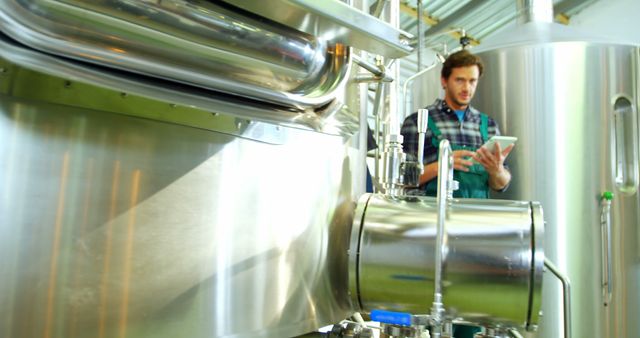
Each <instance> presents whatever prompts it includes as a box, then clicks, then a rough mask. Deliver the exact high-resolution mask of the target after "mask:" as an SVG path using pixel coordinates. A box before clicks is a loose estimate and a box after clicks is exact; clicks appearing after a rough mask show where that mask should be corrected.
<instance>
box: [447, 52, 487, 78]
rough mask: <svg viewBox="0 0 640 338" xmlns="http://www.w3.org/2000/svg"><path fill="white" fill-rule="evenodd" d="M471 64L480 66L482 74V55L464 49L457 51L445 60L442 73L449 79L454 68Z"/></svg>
mask: <svg viewBox="0 0 640 338" xmlns="http://www.w3.org/2000/svg"><path fill="white" fill-rule="evenodd" d="M469 66H478V70H479V71H480V76H482V70H483V68H484V66H483V65H482V60H481V59H480V57H479V56H477V55H475V54H471V52H469V51H467V50H464V49H463V50H461V51H459V52H455V53H453V54H451V55H449V57H448V58H447V60H446V61H445V62H444V65H443V66H442V71H441V72H440V75H441V76H442V77H443V78H445V79H448V78H449V76H450V75H451V71H452V70H453V68H459V67H469Z"/></svg>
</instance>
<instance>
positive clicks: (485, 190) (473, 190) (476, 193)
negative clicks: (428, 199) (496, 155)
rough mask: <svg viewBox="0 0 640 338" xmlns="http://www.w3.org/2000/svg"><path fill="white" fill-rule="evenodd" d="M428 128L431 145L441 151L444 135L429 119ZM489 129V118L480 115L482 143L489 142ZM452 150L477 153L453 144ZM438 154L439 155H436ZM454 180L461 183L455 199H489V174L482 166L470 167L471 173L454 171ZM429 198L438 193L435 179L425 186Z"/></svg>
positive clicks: (471, 149) (476, 164)
mask: <svg viewBox="0 0 640 338" xmlns="http://www.w3.org/2000/svg"><path fill="white" fill-rule="evenodd" d="M427 126H428V127H429V129H430V130H431V132H432V133H433V137H432V138H431V143H432V144H433V146H434V147H436V149H439V145H440V144H439V143H440V140H441V139H442V133H441V132H440V129H438V127H437V126H436V124H435V123H434V122H433V120H431V118H430V117H429V118H428V119H427ZM487 129H488V117H487V115H485V114H482V113H480V135H482V143H484V142H487V140H488V139H489V135H488V132H487ZM451 150H452V151H456V150H469V151H476V150H477V149H475V148H474V147H470V146H466V145H461V144H453V143H451ZM436 154H437V153H436ZM453 179H455V180H456V181H458V182H459V189H458V190H456V191H454V192H453V197H456V198H489V174H488V173H487V171H486V170H485V169H484V167H483V166H482V165H481V164H478V163H475V164H474V165H472V166H470V167H469V171H468V172H465V171H460V170H454V171H453ZM425 190H426V194H427V196H436V195H437V191H438V180H437V179H433V180H431V181H429V182H427V184H426V186H425Z"/></svg>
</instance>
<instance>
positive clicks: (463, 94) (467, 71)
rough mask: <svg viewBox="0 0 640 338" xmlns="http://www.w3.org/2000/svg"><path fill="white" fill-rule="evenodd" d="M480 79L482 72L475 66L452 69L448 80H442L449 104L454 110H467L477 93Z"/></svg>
mask: <svg viewBox="0 0 640 338" xmlns="http://www.w3.org/2000/svg"><path fill="white" fill-rule="evenodd" d="M479 77H480V70H479V69H478V66H476V65H473V66H468V67H457V68H452V69H451V75H449V78H448V79H445V78H440V81H441V82H442V87H443V88H444V92H445V96H444V97H445V100H446V101H447V104H449V105H450V106H452V107H451V108H453V109H464V108H466V107H467V106H468V105H469V102H471V99H472V98H473V94H475V92H476V86H477V85H478V78H479Z"/></svg>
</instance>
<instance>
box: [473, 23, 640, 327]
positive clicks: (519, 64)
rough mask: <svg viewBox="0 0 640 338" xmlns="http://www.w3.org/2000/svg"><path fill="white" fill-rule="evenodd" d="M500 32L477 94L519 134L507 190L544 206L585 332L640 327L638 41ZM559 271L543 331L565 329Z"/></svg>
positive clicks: (557, 29)
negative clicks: (606, 199) (605, 197)
mask: <svg viewBox="0 0 640 338" xmlns="http://www.w3.org/2000/svg"><path fill="white" fill-rule="evenodd" d="M494 39H495V40H494V41H493V42H487V44H488V45H487V46H486V47H483V48H482V50H481V51H479V52H478V53H479V55H480V56H481V58H482V59H483V61H484V62H485V64H486V73H485V75H484V76H483V78H482V79H481V83H480V85H479V88H478V91H477V94H476V98H475V99H474V102H473V104H474V105H475V106H476V107H477V108H479V109H480V110H481V111H483V112H486V113H487V114H489V115H490V116H492V117H493V118H494V119H496V120H497V122H498V123H499V124H500V127H501V131H502V133H503V134H504V135H511V136H517V137H518V142H517V145H516V147H515V148H514V151H513V152H512V153H511V155H510V157H509V159H508V162H509V166H510V168H511V171H512V173H513V178H514V179H513V181H512V183H511V186H510V187H509V190H508V191H507V192H506V193H505V194H502V195H501V196H502V197H501V198H503V197H506V198H512V199H517V200H536V201H540V202H541V204H542V205H544V207H545V220H546V229H547V230H546V239H545V242H546V244H547V245H546V248H545V252H546V255H547V256H548V257H550V258H551V260H552V261H555V262H557V264H558V267H559V268H560V269H561V270H564V271H565V272H566V273H568V276H569V278H570V280H571V282H572V285H571V287H572V300H573V306H572V308H573V311H572V312H573V313H572V318H571V321H572V326H573V332H574V337H608V338H614V337H616V338H618V337H638V335H639V334H640V321H638V320H637V318H638V315H639V313H640V312H639V307H640V294H639V288H638V285H640V264H639V260H638V257H639V256H638V252H639V248H640V246H639V242H638V241H639V234H640V232H639V231H638V224H639V223H640V216H639V212H640V209H639V208H640V199H639V197H638V192H637V188H638V170H639V168H638V132H637V130H638V124H637V123H638V121H637V104H638V82H637V81H638V60H639V55H638V53H639V51H638V47H636V46H632V45H626V44H620V43H617V42H615V41H611V40H607V39H601V38H596V37H595V35H593V34H584V33H579V32H575V31H573V30H570V29H569V28H567V27H562V26H560V25H556V24H550V23H535V22H534V23H529V24H526V25H523V26H519V27H517V28H516V29H513V30H510V31H509V32H508V33H507V34H504V35H503V36H498V37H495V38H494ZM604 192H613V193H614V194H615V197H614V198H613V201H612V204H611V209H610V214H609V213H608V212H607V206H606V202H603V201H602V198H601V196H602V194H603V193H604ZM609 216H610V217H609ZM607 220H610V221H611V222H610V224H609V225H610V228H609V229H610V231H607V229H608V223H607ZM607 233H610V237H609V236H608V235H607ZM608 253H610V255H608ZM549 277H551V276H545V281H544V285H545V286H544V292H543V312H544V317H543V319H542V323H541V328H540V333H539V334H538V337H546V338H555V337H560V336H562V333H561V325H562V321H561V319H562V312H561V311H562V307H561V301H560V300H561V299H562V298H561V296H560V287H559V285H558V284H559V283H557V281H555V280H553V279H550V278H549ZM609 294H610V296H609Z"/></svg>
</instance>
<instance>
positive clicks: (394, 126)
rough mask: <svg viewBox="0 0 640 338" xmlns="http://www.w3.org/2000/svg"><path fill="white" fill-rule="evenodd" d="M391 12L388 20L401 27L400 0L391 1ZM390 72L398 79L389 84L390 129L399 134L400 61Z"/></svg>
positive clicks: (394, 25)
mask: <svg viewBox="0 0 640 338" xmlns="http://www.w3.org/2000/svg"><path fill="white" fill-rule="evenodd" d="M388 8H389V12H388V21H389V24H390V25H391V26H392V27H395V28H399V27H400V1H399V0H394V1H391V2H390V3H389V6H388ZM389 68H390V69H389V74H391V76H392V77H393V78H394V79H396V81H393V82H391V83H390V84H388V86H389V87H388V92H387V93H388V95H389V96H388V99H389V101H388V102H387V104H388V109H387V114H388V115H387V117H388V118H387V119H385V121H388V128H387V129H388V131H389V134H390V135H398V134H400V122H399V109H398V103H399V100H398V97H399V91H400V90H399V87H400V86H399V84H398V79H400V63H399V62H394V63H393V64H392V65H391V66H390V67H389Z"/></svg>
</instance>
